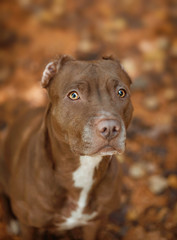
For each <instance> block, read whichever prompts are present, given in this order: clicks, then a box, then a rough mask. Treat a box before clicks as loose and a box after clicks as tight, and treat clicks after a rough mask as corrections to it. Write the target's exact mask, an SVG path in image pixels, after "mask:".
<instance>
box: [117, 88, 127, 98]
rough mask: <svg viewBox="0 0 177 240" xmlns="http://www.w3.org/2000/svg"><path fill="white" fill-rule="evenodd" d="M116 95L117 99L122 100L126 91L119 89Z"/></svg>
mask: <svg viewBox="0 0 177 240" xmlns="http://www.w3.org/2000/svg"><path fill="white" fill-rule="evenodd" d="M117 94H118V95H119V97H121V98H124V97H125V96H126V91H125V90H124V89H119V90H118V92H117Z"/></svg>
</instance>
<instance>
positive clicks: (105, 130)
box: [96, 119, 120, 140]
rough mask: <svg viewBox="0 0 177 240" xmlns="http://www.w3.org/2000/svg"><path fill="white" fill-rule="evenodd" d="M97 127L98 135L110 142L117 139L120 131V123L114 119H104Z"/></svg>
mask: <svg viewBox="0 0 177 240" xmlns="http://www.w3.org/2000/svg"><path fill="white" fill-rule="evenodd" d="M96 127H97V134H98V135H99V136H101V137H102V138H104V139H108V140H111V139H113V138H115V137H117V136H118V134H119V131H120V123H119V122H118V121H117V120H112V119H103V120H101V121H99V122H98V123H97V126H96Z"/></svg>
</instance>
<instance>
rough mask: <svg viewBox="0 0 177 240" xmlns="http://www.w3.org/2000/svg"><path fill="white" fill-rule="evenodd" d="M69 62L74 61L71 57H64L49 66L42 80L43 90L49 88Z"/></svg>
mask: <svg viewBox="0 0 177 240" xmlns="http://www.w3.org/2000/svg"><path fill="white" fill-rule="evenodd" d="M69 60H74V59H73V58H72V57H71V56H68V55H62V56H61V57H60V58H59V59H57V60H55V61H52V62H50V63H48V64H47V66H46V67H45V70H44V72H43V75H42V79H41V86H42V87H43V88H46V87H48V85H49V83H50V81H51V80H52V78H54V76H55V75H56V74H57V73H58V72H59V70H60V69H61V67H62V66H63V65H64V64H65V63H66V62H67V61H69Z"/></svg>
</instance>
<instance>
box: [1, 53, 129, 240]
mask: <svg viewBox="0 0 177 240" xmlns="http://www.w3.org/2000/svg"><path fill="white" fill-rule="evenodd" d="M130 83H131V82H130V79H129V77H128V75H127V74H126V72H125V71H124V70H123V69H122V68H121V66H120V64H119V63H118V62H117V61H114V60H112V59H103V60H98V61H92V62H84V61H76V60H73V59H71V58H70V57H67V56H63V57H61V58H60V59H59V60H57V61H55V62H52V63H50V64H48V65H47V67H46V69H45V71H44V74H43V78H42V86H43V87H46V88H47V90H48V93H49V99H50V102H49V104H48V107H47V109H46V111H45V113H44V111H43V109H36V110H33V111H30V112H28V113H26V114H25V115H24V116H22V117H21V118H20V119H19V120H18V121H17V123H16V124H15V125H14V127H12V129H11V130H10V133H9V136H8V137H7V140H6V143H5V146H4V153H3V157H2V159H1V161H0V193H1V196H2V198H3V199H4V203H5V205H7V201H8V199H10V203H11V207H12V210H13V213H14V215H15V216H16V217H17V219H18V220H19V222H20V227H21V231H22V239H24V240H35V239H39V235H38V234H37V233H36V232H41V231H46V230H47V231H49V232H52V233H54V234H58V233H59V232H60V231H63V230H70V229H73V228H75V227H79V226H83V239H84V240H94V239H98V230H99V225H100V222H102V221H103V220H104V219H106V218H107V217H108V215H109V214H110V213H111V212H112V211H113V210H114V209H116V208H118V205H119V198H120V195H119V193H120V168H119V166H118V162H117V160H116V158H115V156H114V154H117V153H122V152H123V151H124V147H125V134H126V133H125V131H126V128H127V126H128V124H129V122H130V120H131V116H132V105H131V101H130V96H129V86H130ZM6 218H7V219H6V220H7V221H10V219H9V217H8V215H7V217H6ZM37 235H38V237H36V236H37Z"/></svg>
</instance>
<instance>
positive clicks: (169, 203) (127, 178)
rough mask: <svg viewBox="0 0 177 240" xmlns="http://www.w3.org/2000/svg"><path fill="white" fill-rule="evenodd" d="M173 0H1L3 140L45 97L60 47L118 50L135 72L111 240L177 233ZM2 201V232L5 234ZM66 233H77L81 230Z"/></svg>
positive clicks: (83, 53) (166, 237) (95, 53)
mask: <svg viewBox="0 0 177 240" xmlns="http://www.w3.org/2000/svg"><path fill="white" fill-rule="evenodd" d="M175 4H176V3H175V1H173V0H166V1H165V0H150V1H143V0H137V1H135V0H128V1H123V0H121V1H119V2H118V1H116V0H112V1H106V0H103V1H101V0H97V1H89V0H82V1H74V0H69V1H66V0H52V1H47V0H44V1H42V0H37V1H34V0H28V1H27V0H18V1H16V2H14V1H13V0H8V1H5V0H1V3H0V32H1V34H0V140H2V139H3V137H4V135H5V134H6V132H7V131H8V127H9V125H10V124H11V123H12V122H13V121H14V119H15V117H16V116H17V115H18V113H20V112H21V111H22V109H23V108H25V107H26V104H29V105H31V106H34V107H36V106H41V105H45V103H46V101H47V96H46V93H45V91H44V90H43V89H42V88H41V87H40V79H41V75H42V71H43V70H44V67H45V65H46V64H47V63H48V62H49V61H50V60H51V59H53V58H55V57H56V56H58V55H60V54H69V55H73V56H75V57H76V58H79V59H93V58H99V57H101V56H102V55H110V54H112V55H114V56H115V57H116V58H119V59H120V61H121V63H122V64H123V66H124V68H125V69H126V70H127V72H128V73H129V75H130V77H131V79H132V82H133V84H132V90H131V92H132V101H133V105H134V116H133V120H132V123H131V126H130V127H129V130H128V134H127V146H126V153H125V154H124V155H123V156H121V157H120V158H119V161H120V162H121V164H122V168H123V192H122V197H121V202H122V203H121V208H120V209H119V210H117V211H116V212H115V213H113V214H112V215H111V217H110V219H111V222H110V225H109V226H108V227H107V230H108V231H109V232H110V236H109V237H108V238H109V239H110V240H112V239H118V240H175V239H177V150H176V146H177V108H176V103H177V95H176V92H177V80H176V71H177V67H176V56H177V38H176V36H175V30H176V29H175V27H176V26H175V17H176V15H175V14H176V11H175V10H176V5H175ZM5 229H6V228H5V225H4V223H3V220H2V208H1V205H0V240H20V238H18V237H10V236H8V235H7V233H6V230H5ZM62 239H63V240H64V239H65V240H69V239H79V232H77V231H75V232H73V233H72V234H69V235H68V236H64V237H63V238H62Z"/></svg>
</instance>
